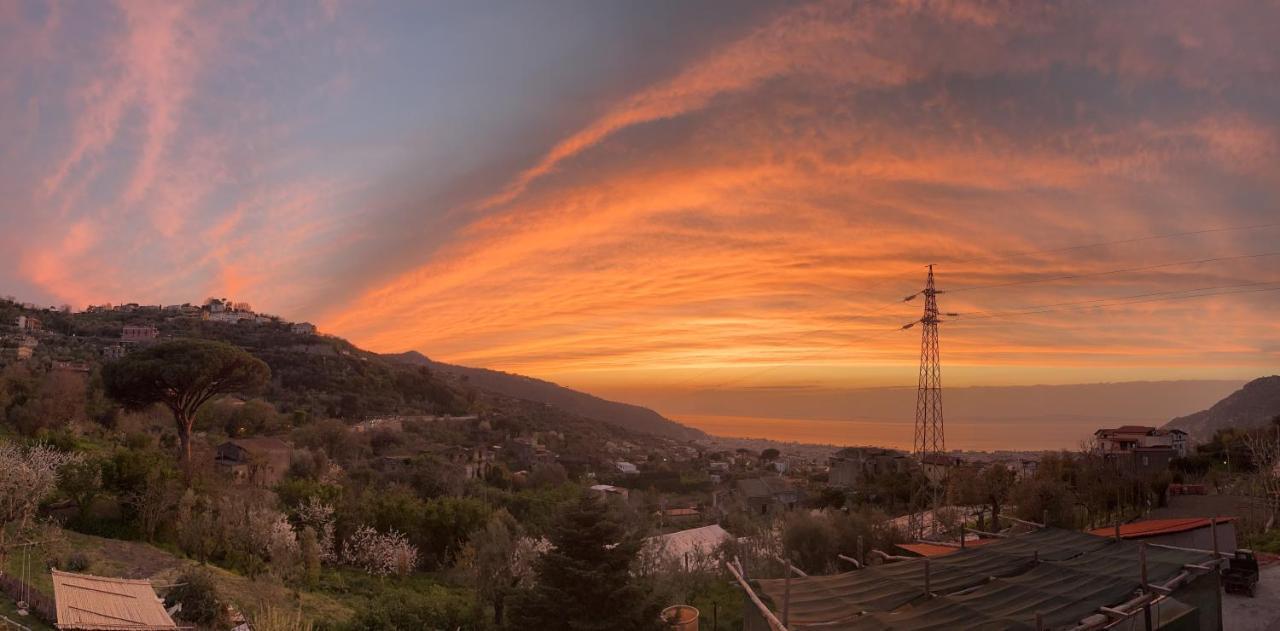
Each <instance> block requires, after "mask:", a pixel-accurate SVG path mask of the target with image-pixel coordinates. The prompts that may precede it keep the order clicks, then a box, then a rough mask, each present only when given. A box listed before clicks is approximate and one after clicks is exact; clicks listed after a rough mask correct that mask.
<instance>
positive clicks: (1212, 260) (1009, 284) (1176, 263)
mask: <svg viewBox="0 0 1280 631" xmlns="http://www.w3.org/2000/svg"><path fill="white" fill-rule="evenodd" d="M1269 256H1280V250H1277V251H1274V252H1260V253H1257V254H1241V255H1239V256H1215V257H1212V258H1207V259H1195V260H1190V261H1174V262H1172V263H1158V264H1156V265H1142V266H1139V267H1124V268H1120V269H1113V270H1107V271H1104V272H1086V273H1083V274H1066V275H1063V276H1050V277H1046V278H1033V279H1029V280H1018V281H1009V282H1007V283H992V284H989V285H970V286H968V287H960V288H959V289H950V290H947V291H948V293H959V292H962V291H976V290H979V289H996V288H1000V287H1015V286H1019V285H1033V284H1036V283H1049V282H1054V281H1059V280H1075V279H1078V278H1091V277H1096V276H1109V275H1112V274H1124V273H1126V272H1141V271H1146V270H1153V269H1162V268H1166V267H1179V266H1182V265H1199V264H1203V263H1217V262H1220V261H1241V260H1246V259H1257V258H1264V257H1269Z"/></svg>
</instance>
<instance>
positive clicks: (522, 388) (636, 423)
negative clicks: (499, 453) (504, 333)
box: [383, 351, 706, 440]
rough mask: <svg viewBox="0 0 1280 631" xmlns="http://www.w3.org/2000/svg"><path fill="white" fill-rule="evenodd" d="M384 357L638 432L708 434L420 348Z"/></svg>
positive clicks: (680, 435) (653, 414) (644, 410)
mask: <svg viewBox="0 0 1280 631" xmlns="http://www.w3.org/2000/svg"><path fill="white" fill-rule="evenodd" d="M383 357H385V358H387V359H390V360H393V361H398V362H403V363H406V364H412V365H416V366H426V367H428V368H430V369H432V370H438V371H441V372H446V373H453V374H455V375H457V376H459V377H460V378H465V379H466V382H467V384H468V385H469V386H472V387H475V388H478V389H481V390H488V391H491V392H496V393H498V394H502V395H505V396H509V397H515V398H518V399H525V400H528V401H535V402H538V403H545V404H547V405H552V406H555V407H557V408H560V409H562V410H565V411H567V412H570V413H573V414H577V415H579V416H583V417H586V418H590V419H595V420H597V421H602V422H605V423H609V424H611V425H616V426H618V427H623V428H626V429H629V430H631V431H635V432H642V433H646V434H653V435H657V436H665V437H667V438H675V439H680V440H690V439H696V438H705V437H706V434H704V433H703V432H701V431H699V430H696V429H693V428H692V427H686V426H684V425H681V424H679V423H677V422H675V421H673V420H671V419H668V418H666V417H664V416H662V415H661V414H658V413H657V412H654V411H653V410H650V409H649V408H645V407H640V406H638V405H631V404H628V403H618V402H616V401H608V400H605V399H601V398H600V397H596V396H592V395H590V394H587V393H585V392H578V391H577V390H571V389H569V388H566V387H564V386H559V385H556V384H554V383H551V382H549V381H542V380H540V379H534V378H532V377H525V376H523V375H514V374H510V373H505V372H499V371H496V370H487V369H484V368H469V367H466V366H455V365H453V364H445V363H441V362H437V361H433V360H431V359H429V358H428V357H427V356H425V355H423V354H422V353H419V352H417V351H408V352H405V353H393V354H386V355H383Z"/></svg>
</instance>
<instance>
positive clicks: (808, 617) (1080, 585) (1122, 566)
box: [752, 528, 1211, 631]
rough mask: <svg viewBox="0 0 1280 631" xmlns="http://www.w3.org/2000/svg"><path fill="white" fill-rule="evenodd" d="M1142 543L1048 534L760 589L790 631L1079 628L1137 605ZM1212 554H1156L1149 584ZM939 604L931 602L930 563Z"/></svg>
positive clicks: (765, 583)
mask: <svg viewBox="0 0 1280 631" xmlns="http://www.w3.org/2000/svg"><path fill="white" fill-rule="evenodd" d="M1138 548H1139V546H1138V544H1137V543H1135V542H1130V541H1115V540H1114V539H1108V538H1104V537H1098V536H1095V535H1091V534H1087V533H1082V532H1075V531H1069V530H1060V529H1055V528H1048V529H1042V530H1038V531H1035V532H1032V533H1028V534H1026V535H1020V536H1016V537H1010V538H1006V539H999V540H996V541H993V542H992V543H989V544H985V545H981V546H974V547H967V548H966V549H964V550H957V551H955V552H952V553H950V554H947V555H945V556H941V557H935V558H932V559H912V560H907V561H899V562H896V563H889V564H885V565H876V566H870V567H866V568H862V569H859V570H854V571H851V572H845V573H843V574H836V575H831V576H809V577H801V578H792V579H790V580H789V581H786V580H783V579H757V580H754V581H752V582H753V583H755V584H756V585H758V587H759V590H758V591H759V592H760V593H761V594H762V595H763V596H765V597H766V604H767V605H768V606H769V608H770V609H771V610H772V611H774V612H777V611H780V610H781V605H782V602H783V599H784V598H785V597H786V594H788V593H789V599H790V600H789V619H790V623H789V624H788V628H790V629H793V630H803V629H823V630H825V631H831V630H834V629H840V630H852V629H868V630H877V631H878V630H881V629H951V628H961V627H963V628H984V629H988V628H990V629H995V628H1002V629H1008V628H1014V629H1034V628H1036V626H1035V620H1036V615H1037V614H1040V615H1042V616H1043V623H1044V628H1059V627H1069V626H1075V625H1076V624H1077V623H1078V622H1079V621H1080V620H1081V619H1083V618H1085V617H1086V616H1090V615H1092V614H1095V613H1097V612H1098V608H1099V607H1103V606H1115V605H1117V604H1119V603H1122V602H1124V601H1126V600H1128V599H1130V598H1132V597H1133V594H1134V592H1135V590H1136V589H1137V588H1138V587H1139V585H1140V583H1141V577H1140V575H1139V574H1140V572H1139V563H1138V558H1139V550H1138ZM1210 556H1211V555H1210V554H1209V553H1207V552H1206V553H1200V552H1193V551H1183V550H1171V549H1165V548H1152V549H1148V550H1147V551H1146V560H1147V574H1148V577H1149V580H1150V581H1151V582H1152V583H1155V584H1161V583H1163V582H1165V581H1168V580H1169V579H1171V578H1173V577H1174V576H1177V575H1179V574H1180V573H1181V572H1182V571H1183V569H1184V565H1186V564H1200V563H1204V562H1206V561H1209V560H1210ZM926 562H928V563H929V564H930V565H929V567H930V588H929V589H930V591H931V592H932V593H933V594H934V596H933V597H932V598H922V597H921V596H922V588H923V585H924V583H923V581H924V572H925V567H926V566H925V563H926Z"/></svg>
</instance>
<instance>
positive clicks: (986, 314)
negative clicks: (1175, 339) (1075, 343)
mask: <svg viewBox="0 0 1280 631" xmlns="http://www.w3.org/2000/svg"><path fill="white" fill-rule="evenodd" d="M1277 282H1280V281H1274V280H1265V281H1257V282H1252V283H1239V284H1236V285H1214V286H1209V287H1196V288H1194V289H1171V290H1167V291H1153V292H1148V293H1145V294H1133V295H1130V296H1113V297H1110V298H1093V299H1090V300H1072V301H1069V302H1051V303H1048V304H1043V305H1036V306H1031V307H1020V308H1017V309H1010V310H1007V311H977V312H972V313H957V314H952V315H954V316H958V317H962V318H964V319H966V320H977V319H983V318H999V317H1003V316H1006V315H1017V314H1019V313H1022V312H1023V311H1027V310H1032V311H1038V310H1041V309H1047V308H1050V307H1066V306H1072V305H1090V304H1094V303H1100V302H1110V301H1113V300H1125V299H1129V298H1146V297H1149V296H1166V295H1176V294H1187V293H1193V292H1200V291H1211V290H1216V289H1234V288H1238V287H1255V286H1258V285H1274V284H1276V283H1277Z"/></svg>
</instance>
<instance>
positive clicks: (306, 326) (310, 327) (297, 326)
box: [289, 322, 316, 335]
mask: <svg viewBox="0 0 1280 631" xmlns="http://www.w3.org/2000/svg"><path fill="white" fill-rule="evenodd" d="M289 330H290V331H293V332H294V333H297V334H298V335H315V334H316V325H314V324H312V323H310V322H294V323H293V324H292V325H290V326H289Z"/></svg>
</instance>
